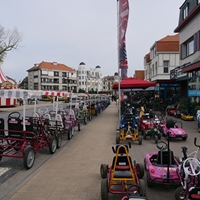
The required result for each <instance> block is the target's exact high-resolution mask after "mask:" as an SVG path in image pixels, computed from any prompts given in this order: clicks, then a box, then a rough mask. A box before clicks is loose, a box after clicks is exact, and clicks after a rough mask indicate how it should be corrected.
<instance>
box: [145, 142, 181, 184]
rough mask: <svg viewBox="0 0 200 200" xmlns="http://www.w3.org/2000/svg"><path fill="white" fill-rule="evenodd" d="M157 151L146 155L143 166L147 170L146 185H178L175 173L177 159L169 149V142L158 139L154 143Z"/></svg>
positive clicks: (178, 180)
mask: <svg viewBox="0 0 200 200" xmlns="http://www.w3.org/2000/svg"><path fill="white" fill-rule="evenodd" d="M156 146H157V148H158V149H159V151H158V152H152V153H149V154H147V155H146V157H145V159H144V168H145V170H146V171H147V173H146V174H147V186H148V187H152V186H153V184H162V185H175V186H176V185H180V182H181V180H180V178H179V176H178V173H177V169H178V165H179V159H178V157H175V156H174V154H173V151H171V150H170V149H169V144H167V143H165V142H164V141H159V142H158V143H157V144H156Z"/></svg>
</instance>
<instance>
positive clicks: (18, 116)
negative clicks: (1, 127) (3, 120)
mask: <svg viewBox="0 0 200 200" xmlns="http://www.w3.org/2000/svg"><path fill="white" fill-rule="evenodd" d="M20 116H21V114H20V113H19V112H11V113H10V114H9V115H8V118H10V117H15V118H18V119H19V118H20Z"/></svg>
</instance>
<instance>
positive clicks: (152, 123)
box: [142, 118, 161, 144]
mask: <svg viewBox="0 0 200 200" xmlns="http://www.w3.org/2000/svg"><path fill="white" fill-rule="evenodd" d="M158 123H160V121H159V120H152V119H151V118H149V119H146V120H143V125H142V135H143V138H144V139H146V138H152V139H154V140H155V143H156V144H157V142H158V140H160V139H161V133H160V131H159V129H158Z"/></svg>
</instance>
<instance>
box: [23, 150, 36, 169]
mask: <svg viewBox="0 0 200 200" xmlns="http://www.w3.org/2000/svg"><path fill="white" fill-rule="evenodd" d="M34 161H35V151H34V149H33V147H28V148H27V149H26V150H25V154H24V167H25V168H26V169H30V168H31V167H32V166H33V164H34Z"/></svg>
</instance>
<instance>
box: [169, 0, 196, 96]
mask: <svg viewBox="0 0 200 200" xmlns="http://www.w3.org/2000/svg"><path fill="white" fill-rule="evenodd" d="M174 32H175V33H179V35H180V42H179V45H180V66H179V67H178V68H177V69H175V70H174V71H172V72H171V74H172V76H171V78H172V79H175V80H176V81H179V80H180V79H181V77H185V81H184V84H182V87H184V88H185V91H186V92H185V96H189V97H199V96H200V0H185V1H184V3H183V4H182V5H181V7H180V11H179V23H178V26H177V27H176V28H175V30H174Z"/></svg>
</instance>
